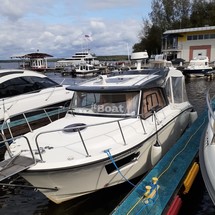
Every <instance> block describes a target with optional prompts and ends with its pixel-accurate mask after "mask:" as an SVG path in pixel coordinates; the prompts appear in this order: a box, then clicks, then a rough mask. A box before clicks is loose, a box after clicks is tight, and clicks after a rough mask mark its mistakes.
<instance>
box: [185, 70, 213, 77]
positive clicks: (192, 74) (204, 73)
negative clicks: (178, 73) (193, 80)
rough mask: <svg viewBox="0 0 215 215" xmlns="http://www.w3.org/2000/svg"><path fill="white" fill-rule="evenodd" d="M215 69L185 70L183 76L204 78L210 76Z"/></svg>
mask: <svg viewBox="0 0 215 215" xmlns="http://www.w3.org/2000/svg"><path fill="white" fill-rule="evenodd" d="M212 72H213V69H184V70H183V74H184V75H185V76H187V77H204V76H207V75H210V74H211V73H212Z"/></svg>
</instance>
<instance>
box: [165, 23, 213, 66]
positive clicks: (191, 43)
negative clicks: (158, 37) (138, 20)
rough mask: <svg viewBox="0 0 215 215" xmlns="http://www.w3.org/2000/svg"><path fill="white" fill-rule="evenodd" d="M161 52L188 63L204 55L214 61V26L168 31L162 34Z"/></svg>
mask: <svg viewBox="0 0 215 215" xmlns="http://www.w3.org/2000/svg"><path fill="white" fill-rule="evenodd" d="M162 52H163V53H164V54H166V55H167V56H169V57H170V58H173V59H175V58H182V59H184V60H185V61H190V60H191V59H193V58H194V57H196V56H198V55H206V56H208V58H209V61H210V62H213V61H215V26H205V27H198V28H184V29H176V30H168V31H165V32H164V33H163V37H162Z"/></svg>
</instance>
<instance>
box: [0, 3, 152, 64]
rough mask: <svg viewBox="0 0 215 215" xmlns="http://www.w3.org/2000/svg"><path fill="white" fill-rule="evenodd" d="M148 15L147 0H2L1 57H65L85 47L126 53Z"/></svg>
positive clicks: (137, 38)
mask: <svg viewBox="0 0 215 215" xmlns="http://www.w3.org/2000/svg"><path fill="white" fill-rule="evenodd" d="M150 12H151V0H104V1H101V0H20V1H18V0H1V7H0V27H1V28H0V29H1V30H0V59H6V60H7V59H10V58H11V57H12V56H17V55H24V54H27V53H32V52H37V51H38V52H42V53H47V54H50V55H52V56H53V57H54V58H64V57H70V56H72V55H73V54H74V53H75V52H77V51H82V50H85V49H90V50H91V52H93V53H95V54H96V55H97V56H102V55H103V56H105V55H122V54H123V55H127V54H130V53H132V46H133V45H134V44H135V43H137V42H139V41H140V40H139V37H138V35H139V33H140V31H141V29H142V24H143V19H148V15H149V13H150Z"/></svg>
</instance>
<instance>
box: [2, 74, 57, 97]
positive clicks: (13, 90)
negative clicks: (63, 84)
mask: <svg viewBox="0 0 215 215" xmlns="http://www.w3.org/2000/svg"><path fill="white" fill-rule="evenodd" d="M53 86H58V84H57V83H56V82H54V81H52V80H51V79H48V78H39V77H34V76H33V77H30V76H29V77H27V76H26V77H17V78H14V79H11V80H8V81H5V82H3V83H1V84H0V98H5V97H12V96H17V95H21V94H23V93H29V92H33V91H37V90H40V89H44V88H48V87H53Z"/></svg>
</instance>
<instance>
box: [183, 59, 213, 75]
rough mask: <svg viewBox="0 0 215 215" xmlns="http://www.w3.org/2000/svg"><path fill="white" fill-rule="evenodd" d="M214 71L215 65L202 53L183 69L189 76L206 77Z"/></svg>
mask: <svg viewBox="0 0 215 215" xmlns="http://www.w3.org/2000/svg"><path fill="white" fill-rule="evenodd" d="M213 72H214V71H213V67H212V66H210V65H209V58H208V57H207V56H202V55H200V56H197V57H195V58H193V59H192V60H191V61H190V63H189V65H188V66H187V67H186V68H184V69H183V74H184V75H185V76H187V77H204V76H207V75H210V74H211V73H213Z"/></svg>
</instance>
